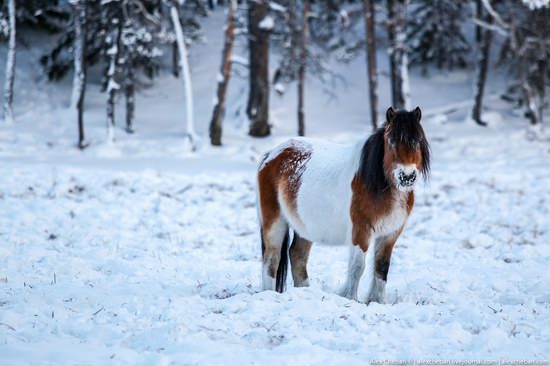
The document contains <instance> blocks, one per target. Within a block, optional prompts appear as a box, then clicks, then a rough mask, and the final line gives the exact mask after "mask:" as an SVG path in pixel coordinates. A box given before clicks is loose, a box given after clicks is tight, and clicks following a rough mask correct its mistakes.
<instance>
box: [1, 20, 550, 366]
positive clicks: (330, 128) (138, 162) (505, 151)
mask: <svg viewBox="0 0 550 366" xmlns="http://www.w3.org/2000/svg"><path fill="white" fill-rule="evenodd" d="M222 17H223V14H214V17H213V18H212V19H211V20H209V21H212V22H213V21H219V20H220V19H221V18H222ZM207 29H208V32H209V33H208V34H207V36H208V39H209V43H208V44H206V45H200V46H194V48H192V49H191V50H190V52H191V55H192V60H191V61H192V63H191V67H192V69H193V70H192V71H193V77H194V88H195V94H196V95H195V100H196V102H197V105H196V119H197V123H198V125H197V131H198V132H199V133H200V134H202V136H203V137H205V133H206V131H207V123H208V121H209V118H210V109H211V107H212V104H211V100H212V96H213V94H214V89H215V75H216V73H215V72H214V71H213V70H217V67H218V62H219V54H220V52H219V48H220V44H221V41H222V35H221V34H218V33H219V29H220V28H219V27H217V28H216V27H207ZM28 53H29V54H31V56H32V51H30V50H29V51H28ZM383 56H384V55H383V54H380V55H379V57H380V61H381V62H380V64H382V65H385V64H384V63H383V61H384V57H383ZM2 59H3V57H2ZM33 60H34V61H33ZM32 62H36V59H33V58H32V57H30V56H29V57H28V58H24V59H23V61H21V62H20V63H19V65H20V69H18V70H19V73H18V75H17V78H18V79H17V80H18V82H19V83H21V84H24V83H28V84H29V85H31V86H36V87H35V88H33V87H29V86H27V87H26V88H24V87H20V88H19V90H22V91H20V92H19V94H16V98H17V99H16V101H17V102H16V108H15V119H16V121H17V122H16V124H15V125H13V126H1V127H0V176H1V177H2V178H1V179H0V364H1V365H28V364H33V365H35V364H46V365H73V364H79V365H102V364H123V365H155V364H158V365H170V364H175V365H180V364H183V365H188V364H201V365H202V364H227V365H233V364H234V365H242V364H260V365H269V364H276V363H278V364H281V363H282V364H291V363H297V364H300V365H302V364H303V365H309V364H311V365H318V364H331V365H332V364H342V365H343V364H346V365H349V364H350V363H351V364H367V363H369V362H370V361H371V360H372V359H394V360H417V361H418V360H426V359H438V360H445V359H460V360H465V359H473V358H478V359H484V360H488V361H491V360H496V361H498V360H499V359H500V358H508V359H518V358H520V359H538V360H549V358H550V326H549V324H550V276H549V272H548V266H549V264H550V229H549V228H550V225H549V224H550V164H549V161H550V143H549V142H548V141H545V140H537V141H532V140H531V139H529V138H528V134H527V133H526V131H525V125H526V123H525V122H524V121H523V120H521V119H520V118H518V116H517V115H516V113H514V112H512V111H510V107H509V106H508V105H505V104H503V103H502V102H500V101H498V99H497V98H496V97H495V96H497V95H498V92H499V90H501V84H502V76H500V77H495V78H494V79H493V80H492V81H491V83H490V85H489V94H490V95H491V97H490V98H489V106H490V110H489V111H488V113H487V114H486V118H488V119H489V120H490V122H491V124H490V126H489V127H488V128H485V129H483V128H479V127H476V126H474V125H473V124H468V123H466V122H464V120H465V118H464V117H465V115H466V114H467V111H468V107H469V104H468V102H467V101H468V100H470V99H471V89H472V88H471V74H470V73H467V72H455V73H452V74H442V75H434V76H432V77H431V78H429V79H425V78H423V77H421V76H420V75H417V74H413V75H412V77H411V85H412V93H413V95H412V97H413V102H414V103H415V105H416V104H418V105H420V106H421V108H422V109H423V114H424V116H425V119H424V126H425V128H426V131H427V135H428V138H429V140H430V142H431V145H432V155H433V167H432V177H431V181H430V183H429V184H427V185H425V186H421V187H420V188H419V189H418V196H417V203H416V206H415V209H414V211H413V214H412V217H411V219H410V220H409V223H408V225H407V228H406V230H405V232H404V234H403V236H402V237H401V238H400V240H399V241H398V244H397V246H396V249H395V251H394V256H393V260H392V266H391V268H390V274H389V282H388V286H387V293H388V304H385V305H381V304H375V303H374V304H371V305H369V306H366V305H365V304H362V303H358V302H354V301H350V300H348V299H345V298H342V297H339V296H337V295H336V293H337V291H338V289H339V287H340V286H341V285H342V284H343V282H344V279H345V271H346V266H347V257H348V251H347V248H345V247H341V248H338V247H336V248H335V247H323V246H314V247H313V249H312V254H311V259H310V266H309V272H310V276H311V279H312V286H311V287H310V288H307V289H304V288H300V289H294V288H292V286H289V290H288V291H287V292H286V293H284V294H277V293H273V292H261V291H260V263H259V258H260V243H259V234H258V229H257V218H256V209H255V189H254V168H255V165H256V161H257V159H258V156H259V155H260V154H261V153H262V152H263V151H265V150H267V149H269V148H271V147H273V146H274V145H275V144H277V143H278V142H280V141H282V140H284V139H286V138H287V137H288V136H290V135H292V134H293V132H294V131H295V122H294V121H295V111H294V106H295V102H294V93H293V89H294V86H292V90H291V89H289V91H288V93H287V95H285V97H284V98H280V99H278V98H277V97H275V96H274V97H273V107H272V115H273V122H274V123H275V129H274V136H273V137H270V138H268V139H263V140H255V139H250V138H248V137H246V133H245V131H246V125H245V124H243V120H242V117H241V116H238V115H236V114H235V112H236V111H237V110H239V106H242V101H243V100H244V99H243V98H244V96H246V90H245V89H244V85H245V82H244V81H243V80H239V79H238V78H235V79H234V81H233V82H232V84H231V85H232V86H231V89H230V93H231V94H230V108H228V118H227V126H226V129H225V130H224V132H225V133H226V134H225V135H224V143H225V146H224V147H223V148H221V149H214V148H211V147H209V146H208V145H207V143H206V142H205V143H204V145H203V146H202V147H200V148H199V150H198V151H197V152H190V151H189V146H186V145H185V144H184V143H182V136H183V131H184V122H185V120H184V115H185V113H184V109H183V108H184V105H183V91H182V90H181V82H180V81H178V80H175V79H172V78H171V77H169V76H167V75H165V76H163V79H162V80H161V81H160V82H158V83H157V84H155V85H156V86H155V87H153V88H150V89H146V90H143V91H141V92H140V94H139V95H138V100H137V108H138V111H137V121H136V124H137V128H138V133H137V134H135V135H131V136H128V135H125V134H124V132H122V130H120V131H117V136H118V140H117V142H116V144H115V145H114V146H110V145H107V144H105V143H104V142H103V141H104V134H105V128H104V124H103V122H104V119H103V107H104V99H105V97H104V96H103V95H100V94H99V93H98V92H97V86H96V88H94V86H92V87H91V88H90V92H89V99H88V112H87V118H88V129H87V131H88V136H89V140H90V141H91V142H92V144H91V146H90V147H89V148H88V149H87V150H85V151H84V152H80V151H78V150H76V149H75V148H74V147H73V146H74V143H75V140H76V126H75V123H74V122H73V120H72V119H71V117H70V113H68V112H67V111H66V109H65V104H63V103H60V102H59V100H58V99H55V98H54V97H53V96H54V95H55V93H57V94H58V95H59V94H60V93H65V94H63V95H66V101H67V102H68V100H69V98H70V93H69V92H68V88H67V85H68V84H70V81H68V83H67V84H62V85H55V84H47V83H44V82H43V81H42V80H40V77H39V71H38V70H34V69H33V68H32V65H33V64H32ZM0 69H2V68H1V67H0ZM21 70H22V71H21ZM340 70H341V72H342V73H343V74H344V76H345V77H346V80H347V86H343V85H339V86H338V88H339V89H337V90H338V91H339V94H340V97H339V98H338V100H332V101H330V100H329V98H328V97H327V95H326V94H324V93H323V92H322V90H321V89H322V88H321V86H320V85H319V83H317V82H315V81H311V80H310V83H309V84H308V90H307V91H306V93H308V94H307V99H306V106H307V110H306V116H307V126H306V127H307V131H308V133H309V134H310V135H312V136H315V137H320V138H327V139H331V140H334V141H340V142H349V141H352V140H354V139H356V138H357V137H359V136H366V134H367V133H368V128H369V125H370V124H369V122H368V118H367V116H368V109H367V107H368V104H367V103H366V100H367V89H366V86H365V85H366V76H365V75H364V74H365V66H364V62H363V60H362V59H359V60H357V61H355V62H353V63H352V64H351V65H349V66H341V67H340ZM381 74H382V75H385V73H384V70H382V72H381ZM497 76H498V75H497ZM384 80H386V79H385V76H383V77H382V78H381V85H383V86H385V84H387V83H385V82H384ZM386 81H387V80H386ZM16 87H17V85H16ZM239 103H240V104H239ZM381 104H382V105H387V104H388V93H387V89H383V90H382V92H381ZM451 109H456V112H453V113H450V114H442V112H448V111H449V110H451ZM319 199H322V197H320V198H319ZM367 272H368V271H367ZM364 282H365V283H366V281H364ZM363 293H364V291H363ZM360 296H361V291H360Z"/></svg>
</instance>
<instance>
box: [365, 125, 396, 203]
mask: <svg viewBox="0 0 550 366" xmlns="http://www.w3.org/2000/svg"><path fill="white" fill-rule="evenodd" d="M357 174H358V176H359V179H361V181H362V182H363V183H364V184H365V185H366V186H367V190H368V191H369V192H371V193H373V194H374V195H375V196H378V195H380V194H381V193H382V192H383V191H384V190H385V189H387V188H388V186H389V185H390V182H389V181H388V178H386V173H385V172H384V128H379V129H378V130H376V132H375V133H373V134H372V135H371V136H370V137H369V138H368V140H367V141H366V142H365V144H364V145H363V150H362V151H361V162H360V163H359V170H358V172H357Z"/></svg>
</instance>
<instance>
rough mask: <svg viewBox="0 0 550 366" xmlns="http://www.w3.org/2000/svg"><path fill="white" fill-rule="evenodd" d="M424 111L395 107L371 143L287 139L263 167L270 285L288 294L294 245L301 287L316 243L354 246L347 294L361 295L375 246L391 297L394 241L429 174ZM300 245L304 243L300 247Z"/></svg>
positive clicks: (380, 279) (381, 284)
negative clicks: (370, 252)
mask: <svg viewBox="0 0 550 366" xmlns="http://www.w3.org/2000/svg"><path fill="white" fill-rule="evenodd" d="M420 118H421V112H420V109H419V108H417V109H415V110H414V111H411V112H408V111H398V112H396V111H394V110H393V109H392V108H390V109H388V112H387V114H386V119H387V120H386V122H385V124H384V127H383V128H381V129H379V130H378V131H376V132H375V133H374V134H373V135H372V136H370V137H369V139H368V140H367V141H366V142H365V141H364V140H363V141H361V142H359V143H356V144H352V145H340V144H334V143H329V142H324V141H320V140H315V139H308V138H296V139H292V140H289V141H287V142H285V143H283V144H281V145H280V146H279V147H277V148H276V149H274V150H272V151H271V152H269V153H268V154H266V156H265V157H264V159H263V160H262V162H261V164H260V167H259V169H258V198H259V199H258V203H259V205H258V208H259V217H260V224H261V228H262V230H261V231H262V248H264V250H263V253H262V260H263V266H264V270H263V272H262V276H263V284H264V289H266V290H275V289H277V290H278V291H280V292H282V291H283V290H284V282H285V278H286V277H285V276H286V271H287V255H288V253H289V251H288V246H289V244H290V243H289V239H290V236H289V235H288V231H289V229H292V230H293V231H294V240H293V242H292V245H293V246H294V250H290V257H291V258H290V260H291V263H299V265H300V270H296V271H294V270H293V273H292V274H293V278H294V283H295V285H297V286H302V285H304V284H308V283H309V281H308V278H307V270H306V269H305V267H306V264H307V257H308V255H309V248H310V246H311V242H317V243H324V244H329V245H342V244H346V245H348V246H349V247H350V248H351V249H350V250H351V254H350V263H349V269H348V279H347V281H346V285H345V286H344V289H343V291H342V294H343V295H344V296H347V297H350V298H354V299H355V298H356V297H357V285H358V281H359V279H360V277H361V275H362V274H363V270H364V268H365V264H364V261H365V253H366V252H367V250H368V249H369V248H370V247H373V250H375V255H374V258H375V265H374V269H375V276H374V279H373V281H374V282H373V286H371V288H372V289H373V291H372V292H371V294H369V296H368V297H367V301H379V302H383V301H384V292H385V283H386V282H385V281H386V279H387V272H388V269H389V263H390V258H391V253H392V250H393V246H394V245H395V242H396V240H397V238H398V237H399V235H400V234H401V231H402V230H403V227H404V225H405V223H406V221H407V218H408V216H409V215H410V213H411V210H412V207H413V205H414V193H413V188H414V183H415V181H416V178H417V177H418V176H419V175H423V176H424V177H426V176H427V173H428V171H429V145H428V143H427V141H426V138H425V135H424V131H423V129H422V127H421V125H420ZM298 246H300V247H298Z"/></svg>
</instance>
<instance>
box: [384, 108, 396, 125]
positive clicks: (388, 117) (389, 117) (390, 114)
mask: <svg viewBox="0 0 550 366" xmlns="http://www.w3.org/2000/svg"><path fill="white" fill-rule="evenodd" d="M394 117H395V110H394V109H393V107H389V108H388V111H387V112H386V121H387V122H388V123H391V122H392V121H393V118H394Z"/></svg>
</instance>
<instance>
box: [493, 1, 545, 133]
mask: <svg viewBox="0 0 550 366" xmlns="http://www.w3.org/2000/svg"><path fill="white" fill-rule="evenodd" d="M549 3H550V1H547V0H522V2H521V3H518V2H516V1H512V0H510V1H502V2H499V3H498V4H497V5H498V6H493V4H492V2H491V1H489V0H483V5H484V8H485V10H486V11H487V13H488V14H489V15H490V16H491V17H492V19H493V22H494V26H495V29H496V30H498V32H497V34H502V35H504V36H505V44H504V49H503V51H501V53H500V54H501V58H502V59H501V62H502V63H505V64H506V65H508V66H509V67H510V70H511V75H512V76H514V79H515V80H514V82H513V84H512V85H511V87H510V89H509V91H510V92H509V93H508V94H507V95H506V96H505V99H507V100H510V101H512V102H514V103H515V104H516V105H517V106H524V107H525V108H526V112H525V115H526V117H527V118H528V119H529V121H530V122H531V123H532V124H533V125H536V124H539V123H542V121H543V116H544V109H545V108H546V107H547V105H548V103H549V101H548V95H547V92H546V89H547V87H548V86H549V84H550V22H549V21H548V19H550V4H549Z"/></svg>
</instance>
